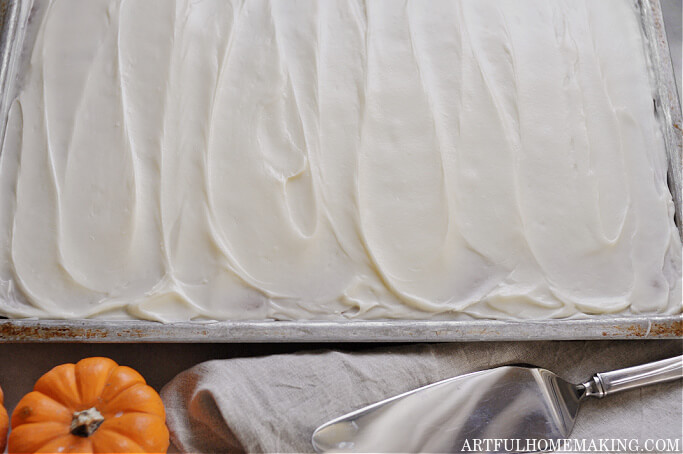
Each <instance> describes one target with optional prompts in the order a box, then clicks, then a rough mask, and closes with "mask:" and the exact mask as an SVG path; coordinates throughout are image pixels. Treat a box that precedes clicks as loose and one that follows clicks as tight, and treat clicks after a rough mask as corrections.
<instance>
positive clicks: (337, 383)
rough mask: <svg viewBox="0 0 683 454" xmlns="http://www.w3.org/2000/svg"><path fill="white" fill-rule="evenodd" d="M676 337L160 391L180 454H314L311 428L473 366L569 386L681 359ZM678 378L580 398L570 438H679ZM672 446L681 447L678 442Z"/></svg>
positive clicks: (287, 372) (464, 348)
mask: <svg viewBox="0 0 683 454" xmlns="http://www.w3.org/2000/svg"><path fill="white" fill-rule="evenodd" d="M682 349H683V341H677V340H673V341H590V342H588V341H571V342H494V343H488V342H486V343H451V344H432V345H426V344H422V345H421V344H418V345H408V346H392V347H382V348H375V349H368V350H364V351H360V352H348V353H344V352H340V351H329V350H325V351H311V352H304V353H294V354H286V355H272V356H266V357H255V358H236V359H227V360H216V361H209V362H205V363H202V364H199V365H197V366H195V367H193V368H191V369H189V370H187V371H185V372H183V373H181V374H179V375H178V376H177V377H176V378H174V379H173V380H172V381H171V382H170V383H169V384H168V385H166V386H165V387H164V389H163V390H162V393H161V395H162V398H163V400H164V403H165V404H166V409H167V420H168V425H169V428H170V430H171V438H172V441H173V443H174V444H175V445H176V447H177V448H178V449H180V450H181V451H183V452H193V453H197V452H202V453H214V452H216V453H218V452H220V453H224V452H282V453H284V452H312V451H313V447H312V445H311V441H310V438H311V434H312V433H313V431H314V429H315V428H316V427H317V426H318V425H320V424H322V423H324V422H326V421H328V420H330V419H332V418H333V417H337V416H341V415H342V414H344V413H347V412H349V411H352V410H355V409H357V408H359V407H363V406H365V405H368V404H370V403H373V402H376V401H378V400H381V399H385V398H387V397H391V396H393V395H396V394H399V393H402V392H405V391H408V390H411V389H414V388H416V387H419V386H422V385H426V384H429V383H432V382H435V381H438V380H441V379H445V378H449V377H452V376H455V375H460V374H464V373H468V372H472V371H476V370H480V369H487V368H490V367H495V366H500V365H505V364H511V363H529V364H534V365H537V366H541V367H545V368H548V369H550V370H552V371H554V372H557V373H558V374H559V375H560V376H562V377H563V378H565V379H568V380H570V381H573V382H582V381H585V380H586V379H588V378H589V377H590V376H591V375H592V374H593V373H595V372H601V371H607V370H612V369H616V368H621V367H627V366H632V365H636V364H641V363H645V362H649V361H655V360H658V359H663V358H667V357H671V356H675V355H679V354H681V351H682ZM682 407H683V387H682V386H681V383H680V381H678V382H673V383H666V384H661V385H655V386H651V387H648V388H642V389H638V390H632V391H627V392H623V393H621V394H616V395H613V396H609V397H607V398H605V399H602V400H598V399H590V400H587V401H586V402H585V403H584V405H583V406H582V408H581V411H580V414H579V418H578V420H577V423H576V426H575V429H574V432H573V433H572V437H574V438H579V439H600V438H623V439H639V440H641V442H642V443H644V441H645V440H646V439H674V440H675V439H679V440H680V439H681V438H682V437H683V428H682V426H683V416H682ZM679 446H680V445H679Z"/></svg>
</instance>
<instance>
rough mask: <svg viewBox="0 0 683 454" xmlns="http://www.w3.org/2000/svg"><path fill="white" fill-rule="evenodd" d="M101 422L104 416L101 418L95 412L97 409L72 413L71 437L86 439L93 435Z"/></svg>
mask: <svg viewBox="0 0 683 454" xmlns="http://www.w3.org/2000/svg"><path fill="white" fill-rule="evenodd" d="M103 422H104V416H102V413H100V412H99V411H97V408H95V407H92V408H88V409H87V410H83V411H77V412H75V413H74V417H73V419H72V420H71V427H70V430H71V433H72V434H73V435H76V436H79V437H84V438H87V437H89V436H91V435H92V434H93V433H95V431H96V430H97V428H98V427H100V424H102V423H103Z"/></svg>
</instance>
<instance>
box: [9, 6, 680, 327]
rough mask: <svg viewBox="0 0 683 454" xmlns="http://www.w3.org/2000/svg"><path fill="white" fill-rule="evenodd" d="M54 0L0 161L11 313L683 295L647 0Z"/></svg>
mask: <svg viewBox="0 0 683 454" xmlns="http://www.w3.org/2000/svg"><path fill="white" fill-rule="evenodd" d="M38 3H39V4H40V2H38ZM47 3H48V2H43V3H42V5H43V6H46V8H45V10H46V12H45V14H44V16H43V19H42V24H41V25H40V28H39V33H38V36H37V38H36V40H35V44H34V45H33V48H32V49H28V52H29V53H30V65H29V69H28V72H27V74H26V75H25V77H24V79H23V86H22V87H23V88H22V89H21V91H20V94H19V96H18V98H17V99H16V100H15V102H14V103H13V105H12V107H11V111H10V119H9V124H8V128H7V133H6V137H5V142H4V146H3V149H2V155H1V162H0V204H1V205H0V210H1V211H0V212H2V213H3V216H2V217H1V218H0V246H1V247H0V313H2V314H4V315H7V316H11V317H24V316H37V317H50V318H55V317H59V318H62V317H64V318H77V317H93V316H101V317H130V318H145V319H154V320H162V321H170V320H189V319H264V318H279V319H309V318H332V319H339V318H344V317H346V318H411V319H423V318H429V317H442V318H443V317H446V318H458V317H462V316H463V314H468V315H471V316H476V317H493V318H550V317H568V316H573V315H576V314H579V315H580V314H582V313H589V314H598V313H669V314H670V313H677V312H680V310H681V290H680V255H681V245H680V240H679V236H678V232H677V230H676V227H675V226H674V223H673V220H672V218H673V211H674V209H673V204H672V201H671V195H670V193H669V191H668V189H667V185H666V168H667V165H666V157H665V152H664V144H663V140H662V137H661V133H660V129H659V125H658V123H657V120H656V118H655V116H654V113H653V104H652V90H651V84H650V81H649V79H648V69H647V68H648V64H647V60H646V57H645V51H644V44H643V38H642V37H641V33H640V29H639V23H638V19H637V15H636V13H635V10H634V7H633V5H632V2H631V1H629V0H601V1H593V0H552V1H549V0H524V1H515V2H503V1H499V0H472V1H461V2H455V1H451V0H440V1H436V0H431V1H430V2H423V1H408V2H405V3H404V2H398V1H391V0H373V1H367V2H363V1H353V0H338V1H337V0H335V1H313V0H310V1H293V0H291V1H270V2H267V1H255V0H250V1H246V2H240V1H228V0H201V1H200V0H177V1H172V0H145V1H132V0H128V1H126V0H53V1H52V2H49V5H48V4H47ZM8 214H9V215H8Z"/></svg>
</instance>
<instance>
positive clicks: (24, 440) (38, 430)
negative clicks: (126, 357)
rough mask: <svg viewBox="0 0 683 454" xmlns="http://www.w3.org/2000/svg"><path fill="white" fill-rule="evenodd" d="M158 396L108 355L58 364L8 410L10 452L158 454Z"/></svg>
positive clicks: (162, 446) (162, 442)
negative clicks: (12, 408)
mask: <svg viewBox="0 0 683 454" xmlns="http://www.w3.org/2000/svg"><path fill="white" fill-rule="evenodd" d="M168 444H169V440H168V429H167V428H166V413H165V411H164V405H163V403H162V402H161V398H160V397H159V394H157V392H156V391H154V389H152V388H151V387H150V386H148V385H147V384H146V382H145V379H144V378H142V376H141V375H140V374H139V373H137V372H136V371H135V370H133V369H131V368H130V367H126V366H119V365H118V364H116V363H115V362H114V361H112V360H111V359H108V358H86V359H83V360H81V361H79V362H78V363H77V364H62V365H61V366H57V367H55V368H54V369H52V370H51V371H49V372H48V373H46V374H45V375H43V376H42V377H40V379H39V380H38V381H37V382H36V384H35V386H34V388H33V391H32V392H30V393H28V394H27V395H25V396H24V397H23V398H22V399H21V401H19V404H18V405H17V407H16V408H15V409H14V412H13V413H12V432H10V437H9V450H8V451H9V452H10V453H20V452H21V453H27V452H28V453H34V452H52V453H56V452H64V453H67V452H79V453H105V452H108V453H114V452H145V453H151V452H154V453H159V452H166V450H167V449H168Z"/></svg>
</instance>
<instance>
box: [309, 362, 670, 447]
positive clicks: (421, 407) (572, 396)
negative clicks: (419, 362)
mask: <svg viewBox="0 0 683 454" xmlns="http://www.w3.org/2000/svg"><path fill="white" fill-rule="evenodd" d="M682 374H683V356H678V357H675V358H669V359H664V360H661V361H656V362H653V363H649V364H644V365H641V366H635V367H629V368H626V369H620V370H615V371H612V372H602V373H598V374H595V375H594V376H593V377H592V378H591V379H590V380H588V381H587V382H585V383H582V384H579V385H575V384H572V383H569V382H567V381H565V380H563V379H562V378H560V377H558V376H557V375H555V374H554V373H552V372H550V371H549V370H546V369H541V368H538V367H531V366H504V367H497V368H495V369H488V370H483V371H479V372H474V373H471V374H466V375H461V376H458V377H454V378H449V379H447V380H443V381H440V382H437V383H434V384H431V385H427V386H424V387H422V388H418V389H415V390H413V391H409V392H407V393H404V394H400V395H398V396H395V397H392V398H389V399H386V400H383V401H381V402H378V403H376V404H373V405H370V406H368V407H365V408H361V409H360V410H357V411H354V412H351V413H349V414H347V415H344V416H341V417H339V418H336V419H334V420H332V421H330V422H328V423H326V424H323V425H322V426H320V427H318V428H317V429H316V431H315V432H314V433H313V437H312V442H313V447H314V448H315V449H316V451H318V452H430V453H455V452H463V451H467V452H474V451H477V452H482V449H481V446H483V445H479V448H480V449H475V447H476V446H475V443H476V440H487V439H509V440H515V439H519V440H523V441H524V442H523V443H521V442H518V444H517V445H516V448H514V449H515V451H516V452H538V450H531V451H530V450H526V448H527V447H531V448H533V447H534V446H535V444H534V442H533V440H538V441H539V442H538V444H536V446H539V447H542V446H546V445H544V444H543V443H547V440H559V439H564V438H568V437H569V434H570V433H571V431H572V429H573V428H574V422H575V420H576V415H577V413H578V410H579V405H580V404H581V401H583V400H584V399H586V398H588V397H598V398H603V397H605V396H606V395H608V394H613V393H615V392H619V391H624V390H627V389H632V388H638V387H641V386H646V385H652V384H655V383H663V382H667V381H672V380H676V379H678V378H681V376H682ZM526 440H531V442H529V441H526ZM520 446H521V449H520ZM540 449H546V448H540ZM483 452H492V453H497V452H498V453H502V452H510V446H507V447H506V446H499V447H498V448H495V447H493V448H492V449H491V446H489V450H488V451H486V450H484V451H483Z"/></svg>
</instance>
